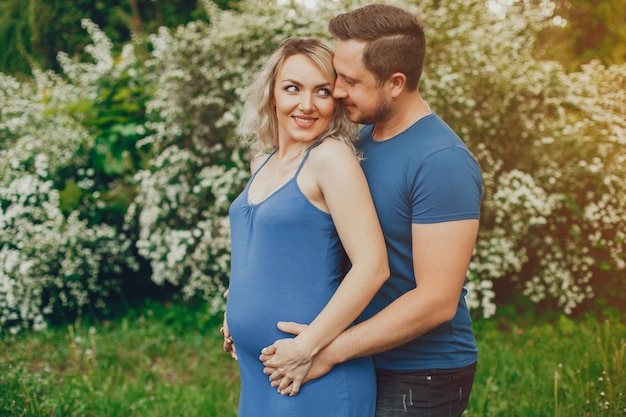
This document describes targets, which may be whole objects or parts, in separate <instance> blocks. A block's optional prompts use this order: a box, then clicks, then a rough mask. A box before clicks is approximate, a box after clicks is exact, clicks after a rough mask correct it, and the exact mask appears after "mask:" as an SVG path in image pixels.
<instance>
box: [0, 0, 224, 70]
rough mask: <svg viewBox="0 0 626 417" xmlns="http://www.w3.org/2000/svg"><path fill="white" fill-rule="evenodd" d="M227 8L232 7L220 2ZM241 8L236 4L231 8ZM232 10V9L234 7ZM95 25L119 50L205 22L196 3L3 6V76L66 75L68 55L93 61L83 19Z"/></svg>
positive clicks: (138, 0) (133, 0)
mask: <svg viewBox="0 0 626 417" xmlns="http://www.w3.org/2000/svg"><path fill="white" fill-rule="evenodd" d="M219 4H221V5H222V7H224V8H227V7H229V5H228V4H225V2H223V1H220V2H219ZM232 4H236V2H232ZM232 4H231V5H232ZM85 18H87V19H89V20H91V21H93V22H94V23H96V24H97V25H98V26H99V27H100V28H102V30H103V31H104V32H105V33H106V34H107V35H108V36H109V38H110V39H112V40H113V41H114V43H115V45H117V46H120V45H123V44H124V43H126V42H129V41H130V40H131V39H132V38H133V37H141V36H143V35H144V34H149V33H154V32H156V30H157V29H158V28H159V27H161V26H169V27H174V26H177V25H179V24H183V23H186V22H188V21H190V20H194V19H198V18H206V16H205V15H204V14H203V8H202V7H201V6H200V2H198V1H197V0H167V1H165V0H129V1H120V0H108V1H106V2H105V1H102V0H74V1H72V2H71V3H69V4H68V2H67V1H64V0H46V1H36V0H28V1H24V0H3V1H2V2H1V3H0V41H1V42H2V45H3V48H2V49H1V50H0V71H3V72H7V73H13V74H17V73H26V74H30V73H31V68H32V66H33V65H35V66H36V67H38V68H43V69H53V70H55V71H59V70H61V67H60V66H59V65H58V62H57V60H56V56H57V54H58V53H59V52H61V51H65V52H67V53H69V54H70V55H72V56H73V55H76V56H79V57H81V58H82V59H89V55H88V54H86V53H85V50H84V48H85V46H86V45H88V44H89V42H90V39H89V35H88V34H86V33H85V32H84V31H83V30H82V29H81V25H80V22H81V20H82V19H85Z"/></svg>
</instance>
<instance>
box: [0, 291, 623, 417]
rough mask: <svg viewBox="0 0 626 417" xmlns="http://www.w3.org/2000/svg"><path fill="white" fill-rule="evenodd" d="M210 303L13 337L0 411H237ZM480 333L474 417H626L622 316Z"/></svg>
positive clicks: (506, 323)
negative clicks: (209, 308) (209, 309)
mask: <svg viewBox="0 0 626 417" xmlns="http://www.w3.org/2000/svg"><path fill="white" fill-rule="evenodd" d="M207 307H208V306H207V305H206V304H205V303H194V304H187V303H172V304H170V303H165V304H160V303H155V302H147V303H146V304H145V305H143V306H141V308H137V309H133V310H131V311H129V312H128V313H127V314H125V315H124V316H122V317H120V318H119V319H116V320H114V321H105V322H101V323H90V322H87V321H84V320H79V321H75V322H71V323H70V324H69V325H67V326H59V327H53V328H50V329H48V330H44V331H40V332H24V333H22V334H19V335H15V336H13V335H5V337H4V338H3V339H2V340H1V342H2V346H3V349H2V350H0V368H1V369H3V370H5V371H4V372H3V373H2V374H0V415H3V416H4V415H6V416H22V415H28V416H46V417H48V416H49V417H52V416H63V417H78V416H81V417H82V416H86V415H89V416H93V417H97V416H106V417H118V416H119V417H122V416H124V417H126V416H134V417H141V416H151V417H161V416H163V417H165V416H172V415H184V416H187V417H195V416H206V415H210V416H219V417H228V416H233V417H234V416H236V414H237V411H236V410H237V401H238V397H239V378H238V369H237V364H236V362H235V361H234V360H231V359H230V356H228V355H227V354H226V353H224V352H223V351H222V350H221V342H222V338H221V336H220V334H219V331H218V327H219V326H221V320H220V319H219V318H218V317H215V316H211V315H210V314H208V312H207V311H208V308H207ZM474 328H475V332H476V338H477V342H478V346H479V349H480V359H479V362H478V367H477V373H476V379H475V382H474V387H473V389H472V394H471V396H470V404H469V407H468V411H467V415H468V416H470V417H471V416H487V417H490V416H498V417H515V416H520V417H526V416H583V415H584V416H598V417H601V416H602V417H617V416H623V413H624V408H625V407H626V402H625V399H624V390H625V389H626V375H625V374H624V372H625V369H626V368H625V367H624V360H625V359H626V357H625V355H626V326H624V322H623V317H621V318H620V316H619V315H618V316H615V317H613V318H612V319H608V318H604V319H603V320H597V319H594V318H592V317H587V318H585V319H580V320H572V319H570V318H568V317H566V316H564V315H557V316H556V317H555V318H554V319H553V320H550V321H542V320H537V319H532V321H528V320H520V319H519V318H511V317H499V318H498V319H497V320H496V319H489V320H479V321H477V322H475V323H474ZM304 389H306V386H305V387H304ZM510 393H515V395H513V396H512V395H510Z"/></svg>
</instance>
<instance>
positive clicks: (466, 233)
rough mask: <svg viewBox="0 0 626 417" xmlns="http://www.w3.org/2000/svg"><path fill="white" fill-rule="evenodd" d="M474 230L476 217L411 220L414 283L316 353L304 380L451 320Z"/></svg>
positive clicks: (290, 327) (289, 326)
mask: <svg viewBox="0 0 626 417" xmlns="http://www.w3.org/2000/svg"><path fill="white" fill-rule="evenodd" d="M477 234H478V220H459V221H451V222H442V223H434V224H414V225H413V226H412V240H413V269H414V271H415V277H416V284H417V287H416V288H415V289H414V290H411V291H409V292H407V293H406V294H404V295H402V296H401V297H399V298H398V299H396V300H395V301H394V302H392V303H391V304H390V305H388V306H387V307H386V308H385V309H383V310H382V311H380V312H379V313H378V314H376V315H375V316H373V317H371V318H370V319H368V320H366V321H364V322H362V323H359V324H358V325H356V326H353V327H351V328H349V329H347V330H346V331H344V332H343V333H342V334H341V335H339V336H338V337H337V338H336V339H335V340H334V341H333V342H332V343H330V344H329V345H328V346H327V347H326V348H325V349H324V350H322V351H321V352H320V353H318V354H317V355H316V356H315V358H314V363H313V365H312V368H311V371H310V372H309V375H307V378H306V379H305V381H307V380H310V379H314V378H315V377H319V376H321V375H323V374H325V373H326V372H328V371H329V370H330V369H331V368H332V366H334V365H336V364H338V363H342V362H345V361H347V360H350V359H353V358H357V357H362V356H367V355H372V354H376V353H380V352H385V351H388V350H391V349H393V348H395V347H398V346H400V345H402V344H404V343H407V342H409V341H411V340H413V339H416V338H417V337H419V336H421V335H423V334H424V333H426V332H428V331H429V330H431V329H433V328H435V327H437V326H438V325H440V324H442V323H445V322H447V321H450V320H452V318H453V317H454V315H455V314H456V309H457V305H458V302H459V297H460V295H461V290H462V288H463V283H464V281H465V275H466V273H467V268H468V266H469V262H470V258H471V255H472V251H473V249H474V244H475V242H476V237H477ZM279 328H280V329H281V330H282V331H285V332H289V333H297V332H299V331H300V330H301V327H300V326H297V325H296V324H294V323H280V324H279ZM267 371H268V370H266V371H265V372H266V373H267Z"/></svg>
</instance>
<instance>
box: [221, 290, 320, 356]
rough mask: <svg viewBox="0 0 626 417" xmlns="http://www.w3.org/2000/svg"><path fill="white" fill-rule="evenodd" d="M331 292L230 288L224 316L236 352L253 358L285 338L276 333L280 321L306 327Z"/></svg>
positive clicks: (281, 333)
mask: <svg viewBox="0 0 626 417" xmlns="http://www.w3.org/2000/svg"><path fill="white" fill-rule="evenodd" d="M330 296H331V294H330V293H324V294H315V293H311V292H308V293H307V291H302V290H301V291H296V292H292V293H291V294H286V293H285V291H284V290H283V291H276V290H272V291H268V292H265V293H259V291H252V292H251V291H245V289H243V288H237V287H236V286H233V285H231V288H230V289H229V291H228V300H227V306H226V317H227V320H228V327H229V329H230V332H231V334H232V337H233V340H234V342H235V346H236V347H237V352H238V353H240V354H242V353H243V354H246V353H248V354H251V355H254V356H255V357H256V356H258V355H259V353H260V350H261V349H262V348H264V347H266V346H268V345H270V344H272V343H274V341H276V340H277V339H282V338H285V337H293V336H292V335H288V334H286V333H283V332H281V331H279V330H278V328H277V327H276V324H277V323H278V322H279V321H295V322H298V323H304V324H309V323H310V322H311V321H312V320H313V319H314V318H315V317H316V316H317V314H318V313H319V312H320V311H321V310H322V308H323V307H324V305H326V303H327V301H328V299H329V298H330Z"/></svg>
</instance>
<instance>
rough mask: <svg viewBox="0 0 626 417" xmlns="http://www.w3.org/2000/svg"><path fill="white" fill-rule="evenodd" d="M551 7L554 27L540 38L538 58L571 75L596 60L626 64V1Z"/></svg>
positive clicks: (583, 0)
mask: <svg viewBox="0 0 626 417" xmlns="http://www.w3.org/2000/svg"><path fill="white" fill-rule="evenodd" d="M552 6H553V7H554V12H553V15H552V18H551V19H552V24H550V25H548V26H546V27H545V28H543V29H542V30H541V31H540V32H539V34H538V39H539V42H537V48H536V50H537V52H538V54H539V56H541V57H550V59H555V60H557V61H559V62H560V63H562V64H563V65H564V66H565V67H566V68H567V69H568V70H569V71H578V70H580V68H581V65H583V64H586V63H588V62H590V61H593V60H598V61H600V62H602V63H603V64H604V65H613V64H623V63H624V62H626V25H624V22H626V0H602V1H599V0H556V1H554V2H553V3H552Z"/></svg>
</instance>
